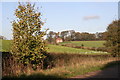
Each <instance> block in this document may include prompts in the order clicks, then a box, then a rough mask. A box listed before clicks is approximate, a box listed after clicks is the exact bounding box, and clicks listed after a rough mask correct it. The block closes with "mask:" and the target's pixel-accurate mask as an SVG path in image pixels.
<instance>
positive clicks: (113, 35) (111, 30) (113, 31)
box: [105, 20, 120, 56]
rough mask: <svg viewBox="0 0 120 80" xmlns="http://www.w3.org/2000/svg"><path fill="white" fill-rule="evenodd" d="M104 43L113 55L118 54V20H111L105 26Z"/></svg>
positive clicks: (119, 35) (119, 43) (119, 38)
mask: <svg viewBox="0 0 120 80" xmlns="http://www.w3.org/2000/svg"><path fill="white" fill-rule="evenodd" d="M106 40H107V42H106V43H105V45H106V47H108V48H109V50H110V52H111V53H112V55H113V56H120V20H116V21H113V22H112V23H111V24H110V25H109V26H108V28H107V33H106Z"/></svg>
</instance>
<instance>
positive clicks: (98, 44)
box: [60, 41, 105, 47]
mask: <svg viewBox="0 0 120 80" xmlns="http://www.w3.org/2000/svg"><path fill="white" fill-rule="evenodd" d="M104 43H105V41H68V42H62V43H60V44H61V45H64V44H72V45H75V46H81V45H82V44H83V45H84V47H104Z"/></svg>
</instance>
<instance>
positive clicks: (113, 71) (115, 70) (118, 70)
mask: <svg viewBox="0 0 120 80" xmlns="http://www.w3.org/2000/svg"><path fill="white" fill-rule="evenodd" d="M73 78H76V79H77V78H82V79H89V78H120V66H113V67H109V68H107V69H105V70H99V71H95V72H89V73H87V74H85V75H79V76H76V77H73Z"/></svg>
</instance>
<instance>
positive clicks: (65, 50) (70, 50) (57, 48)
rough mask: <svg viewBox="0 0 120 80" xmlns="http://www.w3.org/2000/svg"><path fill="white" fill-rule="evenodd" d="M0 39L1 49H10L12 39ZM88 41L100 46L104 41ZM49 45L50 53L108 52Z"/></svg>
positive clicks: (5, 50) (6, 50)
mask: <svg viewBox="0 0 120 80" xmlns="http://www.w3.org/2000/svg"><path fill="white" fill-rule="evenodd" d="M0 41H1V42H2V44H0V51H4V52H8V51H10V48H11V41H10V40H0ZM70 43H75V44H77V43H78V44H80V42H79V41H78V42H77V41H74V42H70ZM82 43H85V44H86V45H87V43H86V41H82ZM88 43H89V44H88V46H90V44H91V45H92V46H98V45H99V44H101V45H102V42H100V43H99V42H98V43H97V42H96V41H95V42H92V41H91V43H90V41H89V42H88ZM93 43H94V44H93ZM78 44H77V45H78ZM97 44H98V45H97ZM47 47H48V52H50V53H77V54H107V53H106V52H100V51H92V50H85V49H77V48H71V47H65V46H60V45H51V44H48V46H47Z"/></svg>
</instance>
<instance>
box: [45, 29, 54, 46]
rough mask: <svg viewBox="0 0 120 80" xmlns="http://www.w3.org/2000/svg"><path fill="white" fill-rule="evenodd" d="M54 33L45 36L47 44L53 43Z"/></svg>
mask: <svg viewBox="0 0 120 80" xmlns="http://www.w3.org/2000/svg"><path fill="white" fill-rule="evenodd" d="M55 34H56V33H55V32H53V31H50V32H49V33H48V34H47V39H46V40H47V41H48V42H49V43H51V44H52V43H55V36H56V35H55Z"/></svg>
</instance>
